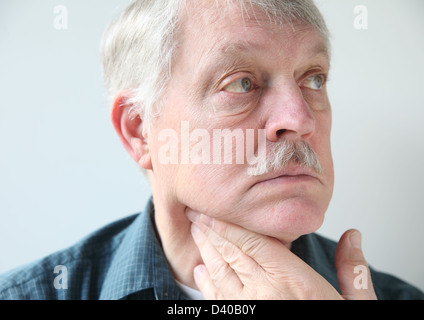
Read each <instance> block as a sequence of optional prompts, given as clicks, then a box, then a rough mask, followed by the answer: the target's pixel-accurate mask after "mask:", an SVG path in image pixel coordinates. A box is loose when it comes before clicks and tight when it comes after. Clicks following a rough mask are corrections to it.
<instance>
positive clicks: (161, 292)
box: [100, 199, 188, 300]
mask: <svg viewBox="0 0 424 320" xmlns="http://www.w3.org/2000/svg"><path fill="white" fill-rule="evenodd" d="M153 218H154V206H153V201H152V199H150V200H149V202H148V204H147V206H146V209H145V210H144V212H142V213H140V214H139V215H138V217H137V218H136V219H135V220H134V222H133V223H132V224H131V225H130V226H129V227H128V229H127V230H126V231H125V234H124V235H123V237H120V238H119V239H121V243H120V244H119V245H118V248H117V249H116V251H115V253H114V255H113V258H112V262H111V265H110V267H109V269H108V272H107V274H106V277H105V280H104V283H103V286H102V291H101V293H100V299H105V300H118V299H124V298H125V297H126V296H128V295H131V294H134V293H136V292H139V291H142V290H148V289H153V292H154V297H152V299H158V300H167V299H172V300H178V299H188V297H187V296H186V295H185V294H184V293H183V292H182V291H181V290H180V289H179V287H178V286H177V284H176V283H175V280H174V277H173V275H172V272H171V270H170V267H169V265H168V262H167V261H166V258H165V255H164V253H163V250H162V248H161V246H160V244H159V241H158V239H157V237H156V233H155V227H154V222H153V221H152V219H153ZM117 241H119V240H117Z"/></svg>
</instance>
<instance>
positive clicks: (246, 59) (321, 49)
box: [195, 40, 330, 93]
mask: <svg viewBox="0 0 424 320" xmlns="http://www.w3.org/2000/svg"><path fill="white" fill-rule="evenodd" d="M264 51H266V50H265V49H264V46H263V45H262V44H261V43H260V42H252V41H248V40H239V41H236V42H231V43H223V44H219V45H217V46H215V47H213V48H211V49H210V50H208V51H205V52H204V53H203V56H204V57H206V58H205V60H204V61H200V65H202V64H203V63H204V64H203V65H204V66H203V67H201V68H200V69H199V72H200V74H201V75H202V76H201V79H203V81H202V83H203V85H201V86H200V87H198V88H196V90H195V91H196V92H197V93H200V92H203V93H205V91H206V88H207V87H209V86H210V85H211V84H210V81H207V80H209V79H210V78H212V77H213V76H214V75H215V74H217V73H220V72H222V70H224V69H230V68H232V67H235V66H241V65H248V64H253V59H254V58H252V53H255V52H256V53H258V52H264ZM309 52H310V55H309V58H313V57H315V56H318V55H324V56H325V58H327V59H328V60H330V57H329V50H328V47H327V45H326V44H325V43H324V42H320V43H319V44H317V45H315V46H314V47H313V48H312V49H311V50H309Z"/></svg>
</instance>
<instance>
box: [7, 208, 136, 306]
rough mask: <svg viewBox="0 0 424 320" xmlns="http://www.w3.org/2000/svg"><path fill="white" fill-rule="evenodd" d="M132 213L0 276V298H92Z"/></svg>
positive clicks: (97, 290)
mask: <svg viewBox="0 0 424 320" xmlns="http://www.w3.org/2000/svg"><path fill="white" fill-rule="evenodd" d="M136 216H137V215H133V216H130V217H127V218H124V219H121V220H119V221H117V222H114V223H112V224H110V225H107V226H106V227H103V228H102V229H100V230H98V231H96V232H94V233H92V234H91V235H89V236H88V237H86V238H85V239H83V240H81V241H80V242H78V243H76V244H75V245H73V246H72V247H70V248H67V249H65V250H61V251H58V252H55V253H53V254H51V255H49V256H47V257H45V258H43V259H40V260H38V261H36V262H33V263H30V264H28V265H25V266H22V267H19V268H16V269H13V270H11V271H9V272H7V273H5V274H3V275H0V299H12V300H23V299H25V300H57V299H60V300H61V299H75V300H79V299H96V298H97V297H98V295H99V292H100V289H101V281H102V279H104V276H105V273H106V272H107V270H108V266H109V264H110V262H111V259H112V257H113V254H114V251H115V250H116V248H117V247H118V246H119V244H120V242H121V241H122V238H123V235H124V234H125V230H126V228H127V227H128V226H129V225H130V224H131V223H132V222H133V221H134V219H135V218H136Z"/></svg>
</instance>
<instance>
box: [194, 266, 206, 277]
mask: <svg viewBox="0 0 424 320" xmlns="http://www.w3.org/2000/svg"><path fill="white" fill-rule="evenodd" d="M205 270H206V268H205V265H204V264H199V265H198V266H196V267H194V270H193V273H194V277H195V278H200V277H201V275H202V274H203V273H204V272H205Z"/></svg>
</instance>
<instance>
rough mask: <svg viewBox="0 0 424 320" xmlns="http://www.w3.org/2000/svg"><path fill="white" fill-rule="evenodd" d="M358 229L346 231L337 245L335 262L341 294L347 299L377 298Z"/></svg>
mask: <svg viewBox="0 0 424 320" xmlns="http://www.w3.org/2000/svg"><path fill="white" fill-rule="evenodd" d="M361 242H362V236H361V233H360V232H359V231H358V230H355V229H352V230H348V231H346V232H345V233H344V234H343V235H342V237H341V238H340V241H339V244H338V245H337V249H336V255H335V263H336V269H337V280H338V283H339V288H340V291H341V294H342V296H343V297H344V298H345V299H347V300H372V299H377V297H376V295H375V292H374V287H373V285H372V281H371V273H370V270H369V268H368V264H367V262H366V261H365V258H364V255H363V253H362V248H361Z"/></svg>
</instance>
